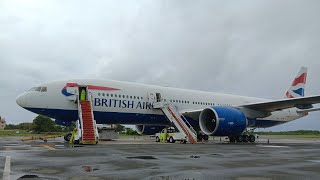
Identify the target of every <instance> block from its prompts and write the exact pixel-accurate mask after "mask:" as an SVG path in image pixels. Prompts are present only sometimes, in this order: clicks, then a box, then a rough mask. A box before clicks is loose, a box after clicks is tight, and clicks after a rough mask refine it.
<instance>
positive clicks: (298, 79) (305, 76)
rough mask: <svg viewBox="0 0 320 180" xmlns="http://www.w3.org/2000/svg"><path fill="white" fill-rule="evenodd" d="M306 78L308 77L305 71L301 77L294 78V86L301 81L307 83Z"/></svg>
mask: <svg viewBox="0 0 320 180" xmlns="http://www.w3.org/2000/svg"><path fill="white" fill-rule="evenodd" d="M306 79H307V73H303V74H301V75H300V76H299V77H297V78H295V79H294V81H293V82H292V86H296V85H297V84H300V83H303V84H304V83H306Z"/></svg>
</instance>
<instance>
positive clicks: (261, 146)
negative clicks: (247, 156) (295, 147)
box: [257, 145, 289, 148]
mask: <svg viewBox="0 0 320 180" xmlns="http://www.w3.org/2000/svg"><path fill="white" fill-rule="evenodd" d="M257 146H258V147H270V148H288V147H289V146H272V145H257Z"/></svg>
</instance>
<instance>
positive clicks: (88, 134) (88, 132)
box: [68, 85, 99, 144]
mask: <svg viewBox="0 0 320 180" xmlns="http://www.w3.org/2000/svg"><path fill="white" fill-rule="evenodd" d="M80 89H82V90H85V95H84V96H83V98H81V97H80V96H81V95H80ZM88 90H89V89H88V88H87V87H85V86H83V87H79V86H78V85H75V86H74V87H70V88H69V89H68V92H71V93H73V94H74V95H73V97H69V100H72V101H74V102H75V103H76V104H77V107H78V116H79V120H77V121H76V129H75V130H74V131H73V132H72V137H71V140H70V142H72V143H79V144H97V143H98V140H99V134H98V128H97V124H96V121H95V120H94V114H93V109H92V99H91V93H90V92H89V91H88ZM82 95H83V94H82Z"/></svg>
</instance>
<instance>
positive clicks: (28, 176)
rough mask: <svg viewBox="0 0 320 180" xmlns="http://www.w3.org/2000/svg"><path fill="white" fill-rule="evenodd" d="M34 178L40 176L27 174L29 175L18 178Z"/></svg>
mask: <svg viewBox="0 0 320 180" xmlns="http://www.w3.org/2000/svg"><path fill="white" fill-rule="evenodd" d="M34 178H37V179H38V178H39V176H37V175H30V174H27V175H23V176H21V177H20V178H18V180H19V179H34Z"/></svg>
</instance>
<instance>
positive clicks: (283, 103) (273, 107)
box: [240, 96, 320, 112]
mask: <svg viewBox="0 0 320 180" xmlns="http://www.w3.org/2000/svg"><path fill="white" fill-rule="evenodd" d="M317 103H320V96H309V97H298V98H291V99H281V100H275V101H267V102H260V103H250V104H246V105H242V106H240V107H245V108H249V109H254V110H257V111H263V112H273V111H279V110H283V109H288V108H292V107H298V108H301V109H309V108H312V104H317Z"/></svg>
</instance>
